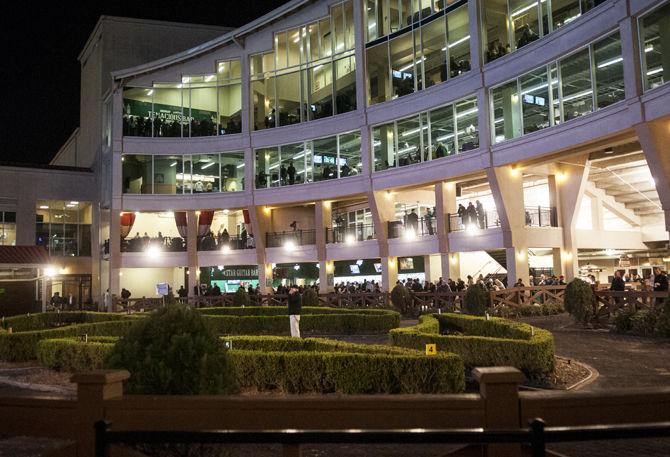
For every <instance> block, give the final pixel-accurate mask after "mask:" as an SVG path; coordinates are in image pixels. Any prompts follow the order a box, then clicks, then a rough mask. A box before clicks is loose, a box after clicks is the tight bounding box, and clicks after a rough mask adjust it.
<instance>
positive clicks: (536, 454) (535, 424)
mask: <svg viewBox="0 0 670 457" xmlns="http://www.w3.org/2000/svg"><path fill="white" fill-rule="evenodd" d="M544 426H545V424H544V421H543V420H542V419H533V420H532V421H531V423H530V434H531V438H530V440H531V441H530V445H531V451H532V456H533V457H545V456H546V455H547V453H546V449H545V445H546V443H545V442H544Z"/></svg>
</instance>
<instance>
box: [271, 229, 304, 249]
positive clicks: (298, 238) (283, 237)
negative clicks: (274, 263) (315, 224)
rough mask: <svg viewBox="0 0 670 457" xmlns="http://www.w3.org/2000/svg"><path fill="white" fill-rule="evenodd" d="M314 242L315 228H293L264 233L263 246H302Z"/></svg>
mask: <svg viewBox="0 0 670 457" xmlns="http://www.w3.org/2000/svg"><path fill="white" fill-rule="evenodd" d="M308 244H316V230H314V229H308V230H293V231H290V232H268V233H266V234H265V246H266V247H268V248H279V247H291V246H304V245H308Z"/></svg>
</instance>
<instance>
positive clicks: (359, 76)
mask: <svg viewBox="0 0 670 457" xmlns="http://www.w3.org/2000/svg"><path fill="white" fill-rule="evenodd" d="M364 18H365V14H364V11H363V2H354V40H355V43H356V49H355V51H354V52H355V58H356V68H357V69H359V70H358V71H356V106H357V107H358V109H359V110H363V109H364V108H365V105H366V99H367V94H366V93H365V89H364V88H365V87H366V86H367V84H366V83H365V70H364V69H365V33H364V29H363V27H367V23H366V22H365V20H364ZM380 26H381V24H380ZM363 112H364V111H363ZM366 130H368V129H363V131H366ZM363 139H364V138H361V140H363ZM365 144H366V143H361V145H365ZM367 144H370V142H369V141H368V143H367ZM368 149H369V147H365V146H363V147H362V148H361V152H362V153H363V155H365V153H366V151H367V150H368ZM368 157H369V154H368ZM363 170H365V162H363Z"/></svg>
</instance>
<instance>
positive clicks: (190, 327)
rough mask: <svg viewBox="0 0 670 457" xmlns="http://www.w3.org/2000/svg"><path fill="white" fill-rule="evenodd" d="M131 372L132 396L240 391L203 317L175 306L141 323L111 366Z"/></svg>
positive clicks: (129, 388) (118, 348)
mask: <svg viewBox="0 0 670 457" xmlns="http://www.w3.org/2000/svg"><path fill="white" fill-rule="evenodd" d="M107 365H109V366H110V367H112V368H125V369H127V370H128V371H130V379H129V380H128V382H127V383H126V385H125V389H126V391H127V392H128V393H134V394H159V395H160V394H164V395H195V394H219V393H226V392H230V391H233V390H235V389H234V385H233V384H234V382H233V381H232V379H233V377H232V375H231V372H230V365H229V362H228V357H227V354H226V351H225V350H224V348H223V344H222V343H221V341H220V340H219V338H218V337H217V335H216V334H215V333H214V332H213V330H212V329H211V328H210V327H209V326H208V325H207V324H206V322H205V320H204V319H203V317H202V316H201V315H200V313H198V312H196V311H192V310H190V309H189V308H187V307H186V306H184V305H181V304H170V305H168V306H166V307H164V308H160V309H158V310H157V311H155V312H153V313H152V314H151V315H150V316H149V317H148V318H146V319H138V320H137V322H136V323H135V324H134V325H133V326H132V327H131V328H130V330H129V332H128V334H127V335H126V336H125V337H124V338H122V339H121V340H120V341H119V342H118V343H117V344H116V346H115V347H114V350H113V351H112V353H111V355H110V358H109V360H108V364H107Z"/></svg>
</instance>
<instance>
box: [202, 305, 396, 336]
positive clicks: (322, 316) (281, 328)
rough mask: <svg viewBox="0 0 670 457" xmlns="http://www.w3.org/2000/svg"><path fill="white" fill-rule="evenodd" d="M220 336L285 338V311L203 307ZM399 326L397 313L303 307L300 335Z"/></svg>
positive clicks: (368, 331) (364, 331)
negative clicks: (283, 336) (274, 336)
mask: <svg viewBox="0 0 670 457" xmlns="http://www.w3.org/2000/svg"><path fill="white" fill-rule="evenodd" d="M199 311H200V312H201V313H202V314H203V315H204V317H205V318H206V320H207V322H208V323H209V324H210V325H212V326H213V328H214V330H215V331H216V332H217V333H219V334H222V335H245V334H264V335H288V334H289V333H290V331H289V325H288V310H287V308H284V307H245V308H232V307H231V308H205V309H201V310H199ZM399 325H400V314H399V313H397V312H395V311H388V310H378V309H374V310H372V309H365V310H355V309H337V308H322V307H304V308H303V309H302V315H301V316H300V332H301V333H304V334H319V335H343V334H346V335H356V334H371V333H388V331H389V330H391V329H393V328H397V327H398V326H399Z"/></svg>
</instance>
